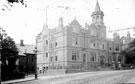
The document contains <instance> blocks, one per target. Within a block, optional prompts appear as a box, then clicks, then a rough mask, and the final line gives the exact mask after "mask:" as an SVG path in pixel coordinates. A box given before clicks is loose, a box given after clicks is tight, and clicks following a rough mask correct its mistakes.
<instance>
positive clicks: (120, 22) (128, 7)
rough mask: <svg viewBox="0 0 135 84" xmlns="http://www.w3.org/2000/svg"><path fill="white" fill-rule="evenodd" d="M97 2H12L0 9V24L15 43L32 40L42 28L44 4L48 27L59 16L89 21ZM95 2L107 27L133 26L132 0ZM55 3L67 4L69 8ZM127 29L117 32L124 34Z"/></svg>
mask: <svg viewBox="0 0 135 84" xmlns="http://www.w3.org/2000/svg"><path fill="white" fill-rule="evenodd" d="M96 2H97V0H28V1H27V8H25V7H24V6H21V5H20V4H18V3H14V5H13V7H12V10H11V11H5V12H3V11H1V10H0V26H2V27H3V28H4V29H6V31H7V33H8V35H9V36H11V37H12V38H13V39H14V40H15V41H16V43H19V42H20V40H21V39H23V40H24V43H26V44H35V36H36V35H37V34H38V33H40V32H41V30H42V29H43V25H44V23H46V11H45V9H46V8H47V18H48V19H47V23H48V26H49V28H54V27H56V26H57V25H58V18H59V17H60V16H62V17H63V19H64V25H67V24H68V23H70V22H71V21H72V20H73V19H74V18H75V17H76V19H77V20H78V21H79V23H80V24H81V25H82V26H83V27H84V24H85V23H88V24H91V23H92V18H91V14H92V12H93V11H94V8H95V5H96ZM98 2H99V5H100V8H101V10H102V11H103V12H104V15H105V16H104V24H105V25H106V26H107V31H108V29H109V27H110V29H111V30H116V29H124V28H130V27H134V26H135V0H98ZM0 5H1V4H0ZM57 6H68V7H70V9H68V10H66V9H64V8H58V7H57ZM0 7H1V6H0ZM129 31H130V32H131V34H133V33H134V32H133V30H129ZM126 32H127V31H121V32H119V33H120V35H121V36H123V35H125V34H126ZM107 33H108V32H107ZM131 36H132V35H131ZM107 37H109V38H111V37H112V33H108V34H107Z"/></svg>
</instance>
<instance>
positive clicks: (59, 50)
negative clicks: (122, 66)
mask: <svg viewBox="0 0 135 84" xmlns="http://www.w3.org/2000/svg"><path fill="white" fill-rule="evenodd" d="M91 17H92V24H90V25H89V24H87V23H86V24H85V27H82V26H81V25H80V24H79V22H78V21H77V19H76V18H75V19H74V20H73V21H72V22H70V23H69V25H67V26H63V18H62V17H60V18H59V20H58V27H56V28H54V29H49V28H48V26H47V24H45V25H44V27H43V30H42V31H41V33H40V34H39V35H38V36H37V48H38V50H39V52H38V55H37V61H38V67H39V68H40V70H42V69H43V68H45V69H46V70H48V69H52V68H59V69H82V68H86V69H89V68H91V67H97V66H100V65H109V64H111V63H112V61H115V62H118V61H119V60H118V57H119V53H120V51H121V41H120V37H119V35H118V34H117V33H114V36H113V37H114V38H113V39H108V38H106V26H105V25H104V20H103V19H104V13H103V11H101V9H100V7H99V4H98V2H97V4H96V7H95V10H94V12H93V13H92V15H91Z"/></svg>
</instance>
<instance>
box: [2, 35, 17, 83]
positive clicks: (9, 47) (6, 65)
mask: <svg viewBox="0 0 135 84" xmlns="http://www.w3.org/2000/svg"><path fill="white" fill-rule="evenodd" d="M1 46H2V48H1V60H2V66H1V76H2V80H7V79H9V77H11V76H12V74H13V73H14V71H15V68H16V60H17V58H18V57H17V56H18V49H17V47H16V44H15V42H14V41H13V39H12V38H11V37H6V38H4V39H2V40H1Z"/></svg>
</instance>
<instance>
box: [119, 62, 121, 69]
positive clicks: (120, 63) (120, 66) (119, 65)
mask: <svg viewBox="0 0 135 84" xmlns="http://www.w3.org/2000/svg"><path fill="white" fill-rule="evenodd" d="M118 63H119V64H118V68H119V70H121V63H120V62H118Z"/></svg>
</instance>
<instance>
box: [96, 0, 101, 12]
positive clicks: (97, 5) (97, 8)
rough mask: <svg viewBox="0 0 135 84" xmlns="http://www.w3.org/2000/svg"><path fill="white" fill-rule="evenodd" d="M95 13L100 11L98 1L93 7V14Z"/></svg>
mask: <svg viewBox="0 0 135 84" xmlns="http://www.w3.org/2000/svg"><path fill="white" fill-rule="evenodd" d="M97 11H101V9H100V6H99V3H98V1H97V4H96V6H95V12H97Z"/></svg>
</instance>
